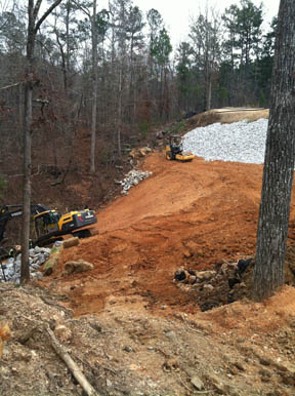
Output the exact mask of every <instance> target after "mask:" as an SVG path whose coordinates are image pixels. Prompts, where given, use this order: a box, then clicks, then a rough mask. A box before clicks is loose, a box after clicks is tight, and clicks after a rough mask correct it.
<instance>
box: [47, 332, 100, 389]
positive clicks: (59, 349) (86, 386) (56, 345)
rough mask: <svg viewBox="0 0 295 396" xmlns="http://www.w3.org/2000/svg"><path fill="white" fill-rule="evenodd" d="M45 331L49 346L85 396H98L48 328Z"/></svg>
mask: <svg viewBox="0 0 295 396" xmlns="http://www.w3.org/2000/svg"><path fill="white" fill-rule="evenodd" d="M46 331H47V333H48V335H49V337H50V340H51V345H52V347H53V349H54V350H55V352H56V353H57V355H58V356H59V357H60V358H61V359H62V360H63V361H64V363H65V364H66V366H67V367H68V369H69V370H70V371H71V373H72V374H73V376H74V377H75V379H76V380H77V381H78V383H79V384H80V385H81V387H82V388H83V390H84V392H85V393H86V395H87V396H100V395H99V393H97V392H96V390H95V389H94V388H93V386H92V385H91V384H90V383H89V382H88V380H87V379H86V377H85V375H84V374H83V373H82V371H81V370H80V368H79V367H78V366H77V364H76V363H75V362H74V360H73V359H72V358H71V356H70V355H69V354H68V352H66V351H65V350H64V348H63V346H62V345H61V344H60V343H59V342H58V340H57V338H56V337H55V335H54V333H53V331H52V330H51V329H50V327H49V326H47V327H46Z"/></svg>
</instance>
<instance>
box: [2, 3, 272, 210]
mask: <svg viewBox="0 0 295 396" xmlns="http://www.w3.org/2000/svg"><path fill="white" fill-rule="evenodd" d="M52 3H53V2H52V1H51V2H50V1H48V2H47V5H48V6H50V4H52ZM0 6H1V10H0V12H1V14H0V70H1V73H0V80H1V82H0V128H1V129H0V133H1V146H0V174H1V176H0V188H1V191H2V195H4V193H5V191H6V192H7V191H8V190H9V189H10V191H12V190H11V188H12V187H15V185H16V183H15V181H17V180H18V177H19V176H21V175H22V162H21V161H22V160H21V158H22V153H23V124H24V116H25V114H24V113H25V110H24V109H25V99H24V98H25V95H24V91H25V84H26V83H27V81H28V76H27V71H26V70H27V62H28V61H27V58H26V56H25V53H26V47H27V31H28V30H27V25H28V22H27V21H28V15H27V14H28V13H27V6H26V2H23V1H4V2H1V3H0ZM263 13H264V7H263V4H262V3H261V5H259V6H256V5H255V4H254V3H253V2H252V1H251V0H241V1H240V3H239V4H232V5H231V6H230V7H229V8H227V9H226V10H225V12H224V14H219V13H218V12H217V11H216V9H214V8H210V7H209V6H207V7H204V11H203V12H200V13H199V15H198V16H197V17H196V18H195V20H194V21H192V22H191V25H190V33H189V35H188V37H187V40H186V41H184V42H181V43H179V45H178V46H177V47H176V48H173V46H172V44H171V37H170V34H169V31H168V30H167V28H166V26H165V21H164V20H163V18H162V16H161V14H160V13H159V12H158V11H157V10H156V9H150V10H149V11H148V12H147V13H146V14H144V13H143V12H142V11H141V10H140V8H139V7H138V6H136V1H134V2H133V1H132V0H111V1H109V5H108V8H107V9H100V8H99V2H97V1H96V0H95V1H88V0H83V1H75V0H64V1H61V2H60V4H59V6H58V7H56V8H55V9H54V10H53V11H52V12H51V14H50V15H49V17H48V18H46V20H45V21H44V22H43V23H42V25H41V26H40V28H39V30H38V32H37V34H36V45H35V51H34V58H33V60H34V68H33V72H32V73H31V74H32V76H31V78H33V79H34V92H33V102H32V103H33V108H32V119H33V122H32V130H31V135H32V175H33V176H34V175H40V174H44V173H47V174H50V175H51V176H52V177H55V178H56V179H58V183H63V182H64V181H65V178H66V177H69V175H70V174H73V173H74V174H75V175H76V177H77V175H81V174H84V175H85V174H88V175H89V176H91V175H92V176H95V184H96V187H97V186H98V188H97V193H96V196H95V200H96V202H97V201H99V200H100V199H102V197H103V196H104V195H105V193H106V191H107V189H108V188H109V183H108V180H112V173H113V172H114V169H115V167H116V166H117V167H119V166H121V164H122V161H123V158H124V156H125V154H126V153H128V151H130V148H132V147H134V146H138V145H141V144H144V143H146V142H148V141H150V137H151V136H152V135H153V134H154V132H155V131H156V130H158V129H161V128H163V125H167V124H168V125H170V124H171V123H172V122H174V123H175V122H176V125H174V129H176V130H181V125H182V124H181V123H182V120H183V119H185V117H188V116H190V115H192V114H196V113H200V112H202V111H206V110H210V109H211V108H219V107H224V106H256V107H268V105H269V94H270V81H271V72H272V63H273V53H274V37H275V30H276V19H275V18H274V19H273V21H272V23H271V24H270V25H267V24H266V23H265V21H264V18H263ZM265 26H266V27H265ZM176 120H177V121H176ZM109 176H111V177H109ZM91 180H92V183H93V179H91ZM17 183H18V182H17ZM18 190H20V189H18ZM98 190H99V192H98ZM14 194H16V195H17V194H18V193H17V192H16V191H14ZM35 196H36V194H35ZM0 198H1V196H0ZM33 198H34V186H33ZM19 199H20V198H19Z"/></svg>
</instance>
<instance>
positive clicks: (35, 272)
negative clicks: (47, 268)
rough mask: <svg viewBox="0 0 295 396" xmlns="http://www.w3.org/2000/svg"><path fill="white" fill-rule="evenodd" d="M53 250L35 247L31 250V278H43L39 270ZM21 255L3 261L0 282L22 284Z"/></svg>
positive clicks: (0, 269)
mask: <svg viewBox="0 0 295 396" xmlns="http://www.w3.org/2000/svg"><path fill="white" fill-rule="evenodd" d="M50 252H51V249H50V248H45V247H39V246H35V247H34V248H32V249H30V251H29V253H30V271H31V277H32V278H35V279H39V278H41V277H42V274H41V272H40V271H39V268H40V266H41V265H42V264H44V263H45V261H46V260H47V259H48V257H49V256H50ZM20 268H21V253H20V254H18V255H17V256H16V257H9V258H7V259H6V260H5V261H2V265H1V268H0V282H14V283H17V284H18V283H19V282H20Z"/></svg>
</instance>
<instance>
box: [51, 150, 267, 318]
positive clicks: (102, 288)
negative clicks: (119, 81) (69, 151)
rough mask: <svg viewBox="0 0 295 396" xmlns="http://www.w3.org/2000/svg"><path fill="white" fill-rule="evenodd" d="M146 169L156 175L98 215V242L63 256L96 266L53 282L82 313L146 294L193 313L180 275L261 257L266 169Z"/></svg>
mask: <svg viewBox="0 0 295 396" xmlns="http://www.w3.org/2000/svg"><path fill="white" fill-rule="evenodd" d="M144 168H145V169H147V170H150V171H152V172H153V175H152V176H151V177H150V178H149V179H147V180H146V181H144V182H143V183H141V184H140V185H139V186H137V187H136V188H133V189H132V190H131V191H130V193H129V195H128V196H127V197H125V196H124V197H120V198H118V199H117V200H115V201H114V202H113V203H112V204H111V205H110V206H108V207H107V208H105V209H103V210H102V211H101V212H100V213H98V219H99V222H98V230H99V235H98V236H94V237H92V238H90V239H87V240H83V241H82V242H81V244H80V246H78V247H74V248H72V249H70V250H65V251H64V252H63V255H62V260H63V262H65V261H67V260H69V259H81V258H82V259H84V260H86V261H90V262H91V263H93V264H94V265H95V270H94V271H92V272H91V275H90V276H89V277H87V278H85V276H84V275H81V276H80V277H79V276H78V275H75V276H72V277H67V278H65V277H64V276H62V265H61V267H60V269H59V270H57V271H55V273H54V275H53V279H54V284H55V289H56V290H58V291H59V292H61V291H62V292H64V291H65V290H66V291H67V293H69V296H70V300H71V307H72V308H74V309H75V310H76V313H77V314H85V313H94V312H98V311H99V310H101V309H103V307H104V301H105V297H107V296H108V295H110V294H115V295H122V293H123V294H126V295H134V294H135V295H138V294H139V295H144V296H145V298H146V299H147V302H148V303H149V304H152V305H153V306H155V307H157V306H159V307H161V306H162V305H163V304H166V305H168V306H180V307H181V309H184V310H189V309H190V308H192V309H193V307H194V306H195V302H194V298H191V296H190V295H188V294H187V293H185V292H183V291H182V290H180V289H177V288H176V287H175V284H174V283H173V282H172V280H173V275H174V272H175V271H176V270H177V268H179V267H181V266H185V267H190V268H193V269H202V268H207V267H208V266H212V265H214V264H216V263H218V262H221V261H222V260H227V261H234V260H238V259H240V258H245V257H247V256H249V255H252V254H253V253H254V244H255V236H256V221H257V215H258V205H259V196H260V180H261V171H262V167H261V166H257V165H242V164H229V163H223V162H205V161H203V160H202V159H196V160H195V161H193V162H190V163H185V164H184V163H178V162H167V161H166V160H165V159H164V156H163V155H162V153H155V154H153V155H151V156H149V157H148V158H147V160H146V162H145V164H144ZM79 280H81V282H82V285H80V284H79ZM50 281H51V280H50ZM77 283H78V285H77ZM73 285H74V288H72V289H71V287H72V286H73Z"/></svg>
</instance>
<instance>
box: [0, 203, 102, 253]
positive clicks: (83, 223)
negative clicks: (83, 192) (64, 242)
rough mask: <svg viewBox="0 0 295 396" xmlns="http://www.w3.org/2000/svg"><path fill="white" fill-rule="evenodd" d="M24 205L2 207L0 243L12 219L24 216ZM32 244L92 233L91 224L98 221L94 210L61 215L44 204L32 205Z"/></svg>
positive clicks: (40, 244) (46, 243) (39, 244)
mask: <svg viewBox="0 0 295 396" xmlns="http://www.w3.org/2000/svg"><path fill="white" fill-rule="evenodd" d="M22 214H23V206H22V205H4V206H2V207H1V208H0V244H1V242H3V241H4V239H5V230H6V225H7V223H8V221H9V220H10V219H13V218H16V217H19V216H22ZM31 219H32V227H31V228H32V245H33V246H37V245H38V246H44V245H49V244H50V243H53V242H54V241H55V240H58V239H61V238H62V236H63V235H67V234H71V235H73V236H78V237H79V238H83V237H84V238H85V237H88V236H90V235H91V228H92V227H91V226H93V224H95V223H96V222H97V218H96V215H95V212H94V210H90V209H88V208H86V209H83V210H77V211H71V212H68V213H65V214H63V215H61V214H60V213H58V212H57V211H56V210H55V209H50V208H48V207H47V206H45V205H42V204H32V205H31Z"/></svg>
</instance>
